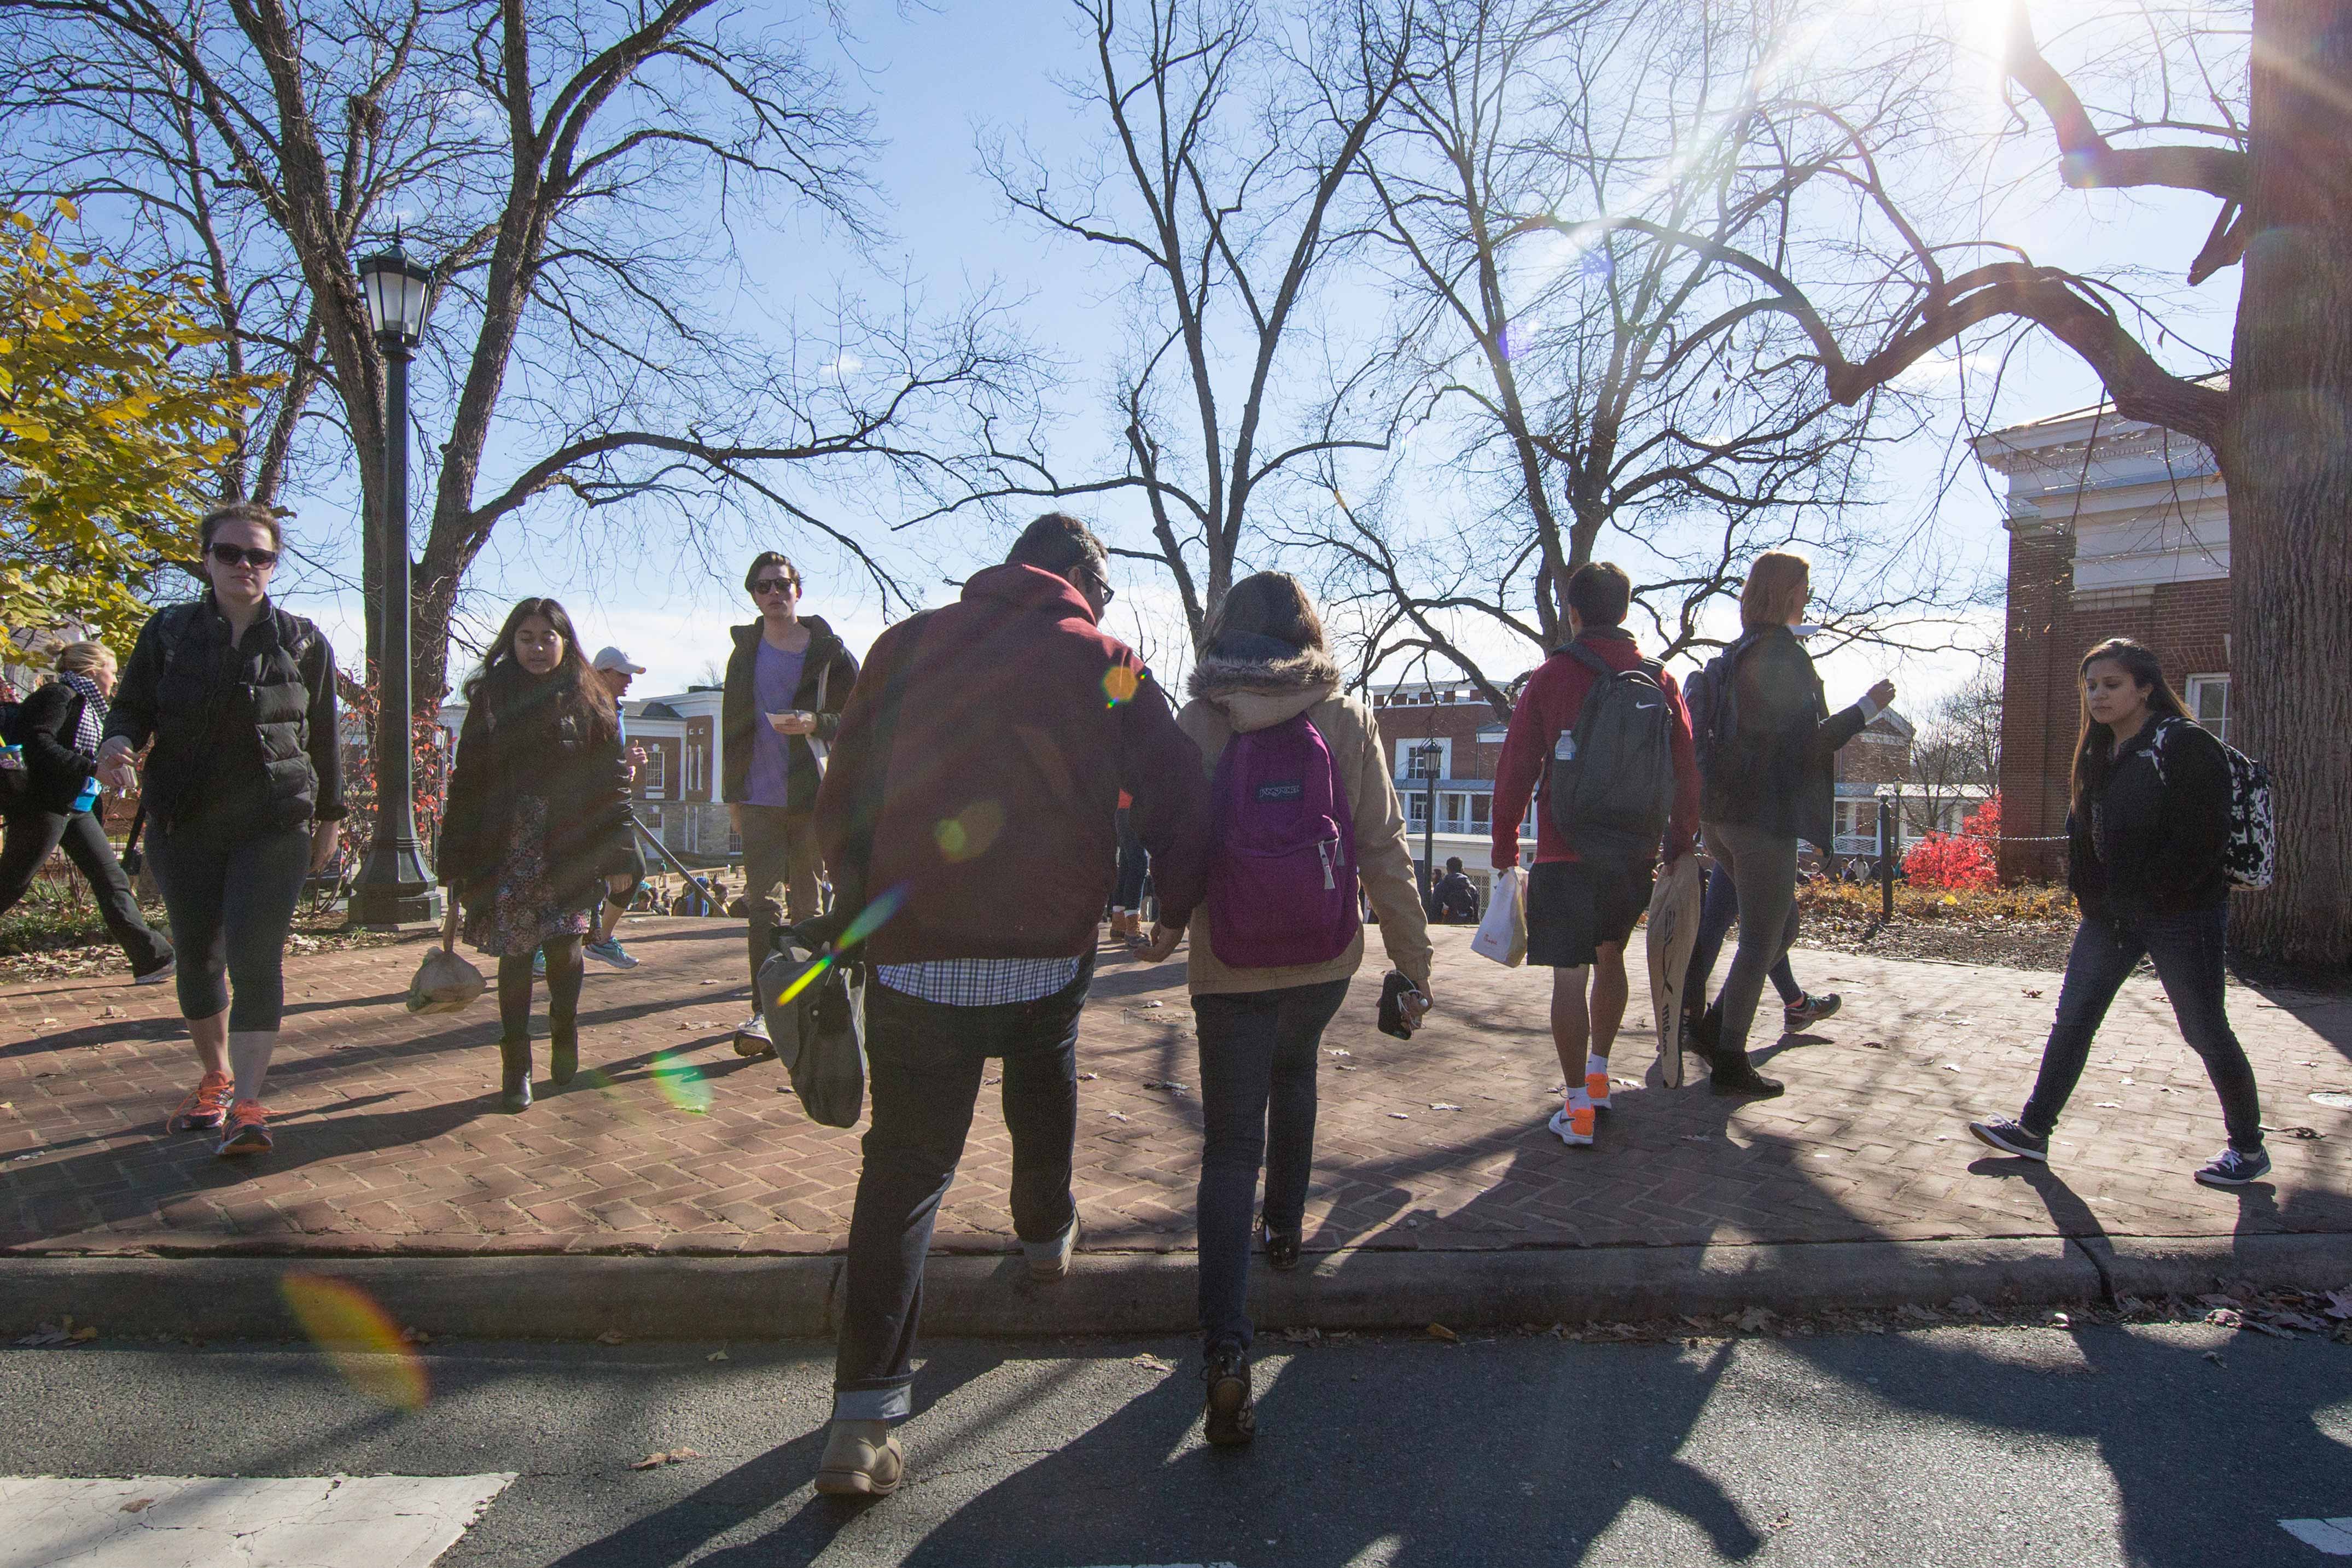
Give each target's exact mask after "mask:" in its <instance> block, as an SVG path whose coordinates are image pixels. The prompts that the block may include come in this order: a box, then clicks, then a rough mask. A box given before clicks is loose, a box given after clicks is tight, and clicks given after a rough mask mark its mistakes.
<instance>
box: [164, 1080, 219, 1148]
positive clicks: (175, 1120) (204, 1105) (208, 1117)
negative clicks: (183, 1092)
mask: <svg viewBox="0 0 2352 1568" xmlns="http://www.w3.org/2000/svg"><path fill="white" fill-rule="evenodd" d="M231 1087H232V1084H231V1082H230V1079H229V1075H228V1074H227V1073H226V1072H207V1073H205V1076H204V1078H203V1080H202V1081H201V1082H198V1083H197V1084H196V1086H195V1087H194V1089H191V1090H189V1091H188V1097H187V1098H186V1099H184V1100H183V1101H181V1102H180V1108H179V1109H178V1110H176V1111H174V1112H173V1113H172V1115H171V1119H170V1120H169V1121H167V1122H165V1123H164V1124H163V1125H164V1126H165V1128H167V1129H168V1130H170V1131H172V1132H174V1133H209V1132H211V1131H212V1130H213V1129H214V1128H215V1127H217V1126H219V1125H220V1124H222V1123H223V1122H226V1121H227V1120H228V1093H229V1090H230V1088H231Z"/></svg>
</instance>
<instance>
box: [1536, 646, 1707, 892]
mask: <svg viewBox="0 0 2352 1568" xmlns="http://www.w3.org/2000/svg"><path fill="white" fill-rule="evenodd" d="M1560 652H1561V653H1565V654H1567V655H1569V656H1570V658H1573V659H1575V660H1576V661H1577V663H1579V664H1582V665H1584V666H1585V667H1586V668H1587V669H1589V670H1591V672H1592V683H1591V685H1589V686H1588V687H1586V688H1585V697H1584V706H1583V707H1582V709H1581V710H1580V712H1579V713H1578V715H1577V719H1576V725H1575V727H1574V729H1573V731H1572V732H1569V731H1563V732H1562V734H1561V736H1560V737H1559V743H1558V745H1557V746H1556V747H1555V748H1554V751H1553V754H1552V760H1551V762H1550V765H1549V766H1550V772H1551V779H1550V789H1549V790H1548V791H1547V792H1546V799H1547V800H1549V803H1550V809H1551V815H1552V821H1553V822H1554V823H1556V824H1557V825H1558V826H1559V830H1560V834H1561V837H1563V838H1564V839H1566V840H1567V841H1568V845H1569V847H1570V849H1572V850H1574V851H1575V852H1577V854H1578V855H1579V856H1580V857H1583V858H1586V859H1607V860H1613V861H1623V862H1648V861H1652V860H1654V859H1656V858H1657V853H1658V842H1659V841H1660V840H1661V839H1662V838H1663V837H1664V835H1665V829H1666V821H1667V818H1668V816H1669V815H1670V814H1671V813H1672V811H1673V809H1674V800H1675V754H1674V706H1673V704H1672V703H1671V702H1670V701H1669V700H1668V698H1667V696H1666V694H1665V687H1664V682H1663V680H1662V679H1661V676H1662V674H1663V667H1662V666H1661V665H1659V664H1657V663H1656V662H1655V661H1654V660H1650V659H1643V661H1641V662H1640V663H1639V664H1635V665H1634V666H1633V668H1632V669H1630V670H1620V669H1617V668H1616V667H1614V666H1613V665H1612V664H1609V663H1608V661H1606V660H1604V659H1602V658H1601V656H1600V655H1599V654H1598V653H1593V652H1592V651H1591V649H1589V648H1585V647H1582V646H1580V644H1578V643H1570V644H1569V645H1568V646H1567V647H1565V648H1563V649H1561V650H1560Z"/></svg>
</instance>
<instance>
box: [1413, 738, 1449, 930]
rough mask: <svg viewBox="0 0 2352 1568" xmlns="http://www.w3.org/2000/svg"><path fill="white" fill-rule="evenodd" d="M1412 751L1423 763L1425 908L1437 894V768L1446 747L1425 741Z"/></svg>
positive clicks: (1440, 763) (1422, 828)
mask: <svg viewBox="0 0 2352 1568" xmlns="http://www.w3.org/2000/svg"><path fill="white" fill-rule="evenodd" d="M1412 754H1413V757H1414V758H1416V759H1417V760H1418V761H1419V762H1420V763H1421V766H1422V775H1421V776H1422V780H1423V782H1422V810H1421V906H1422V908H1423V909H1424V910H1426V909H1428V908H1429V907H1430V905H1431V904H1432V902H1433V900H1434V899H1435V898H1436V896H1437V770H1438V768H1440V767H1441V766H1442V765H1443V764H1442V760H1441V759H1442V758H1444V756H1445V747H1442V746H1440V745H1438V744H1437V742H1436V741H1434V740H1424V741H1423V742H1422V743H1421V744H1420V745H1419V746H1416V747H1413V748H1412Z"/></svg>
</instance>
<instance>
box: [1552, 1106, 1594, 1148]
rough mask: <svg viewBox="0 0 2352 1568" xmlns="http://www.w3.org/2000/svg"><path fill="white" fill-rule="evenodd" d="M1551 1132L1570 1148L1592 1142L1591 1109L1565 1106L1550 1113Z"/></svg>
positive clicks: (1589, 1107) (1588, 1107)
mask: <svg viewBox="0 0 2352 1568" xmlns="http://www.w3.org/2000/svg"><path fill="white" fill-rule="evenodd" d="M1551 1130H1552V1131H1553V1132H1555V1133H1557V1134H1559V1141H1560V1142H1561V1143H1563V1144H1566V1145H1568V1146H1569V1147H1570V1148H1576V1147H1578V1146H1580V1145H1585V1144H1590V1143H1591V1142H1592V1107H1591V1106H1590V1105H1577V1104H1573V1103H1570V1104H1567V1105H1562V1106H1561V1107H1560V1108H1559V1110H1557V1111H1555V1112H1553V1113H1552V1115H1551Z"/></svg>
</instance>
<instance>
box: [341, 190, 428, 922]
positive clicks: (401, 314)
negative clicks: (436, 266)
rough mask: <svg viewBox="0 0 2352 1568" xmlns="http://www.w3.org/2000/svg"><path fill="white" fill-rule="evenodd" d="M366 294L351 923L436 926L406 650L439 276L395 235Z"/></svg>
mask: <svg viewBox="0 0 2352 1568" xmlns="http://www.w3.org/2000/svg"><path fill="white" fill-rule="evenodd" d="M359 276H360V293H361V295H362V297H363V298H365V299H366V301H367V313H368V325H369V326H370V327H373V329H375V340H376V343H377V345H378V346H379V347H380V348H382V349H383V380H384V409H383V423H384V434H383V613H382V614H381V615H379V616H378V617H377V622H378V625H379V627H380V628H381V630H380V632H379V634H378V639H377V640H378V642H379V643H380V644H381V645H382V653H381V657H380V659H379V662H378V664H377V668H376V679H377V686H376V715H375V841H374V842H373V844H371V845H370V846H369V848H368V857H367V863H366V865H365V866H363V867H362V868H361V871H360V877H359V883H358V885H357V886H355V887H354V888H353V889H352V910H351V914H352V923H353V924H354V925H404V924H406V923H408V922H411V921H423V920H438V919H439V918H440V917H441V894H440V891H439V889H437V888H436V887H435V886H434V883H433V871H432V868H431V867H430V866H428V865H426V864H425V846H424V845H423V844H421V843H419V842H418V841H417V838H416V802H415V799H414V793H415V779H413V778H412V776H411V769H410V766H409V763H410V747H411V745H412V741H411V738H410V727H411V725H412V723H413V722H414V721H413V719H412V717H411V714H410V707H411V703H410V700H409V699H410V685H409V680H410V674H411V673H412V672H411V666H410V664H409V650H408V626H409V602H408V597H409V593H408V359H409V353H410V351H411V350H414V349H415V347H416V345H417V343H418V342H419V341H420V340H422V339H423V338H424V336H425V313H426V312H427V311H429V310H430V309H432V308H433V274H432V272H431V271H430V270H429V269H428V268H426V267H420V266H419V265H417V264H416V263H415V261H412V260H410V259H409V256H408V254H407V253H406V252H405V251H404V250H402V249H401V248H400V240H399V238H398V236H396V235H395V236H394V239H393V242H392V245H391V247H390V248H389V249H386V250H380V251H378V252H376V253H375V254H374V255H373V256H363V257H362V258H361V260H360V264H359Z"/></svg>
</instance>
